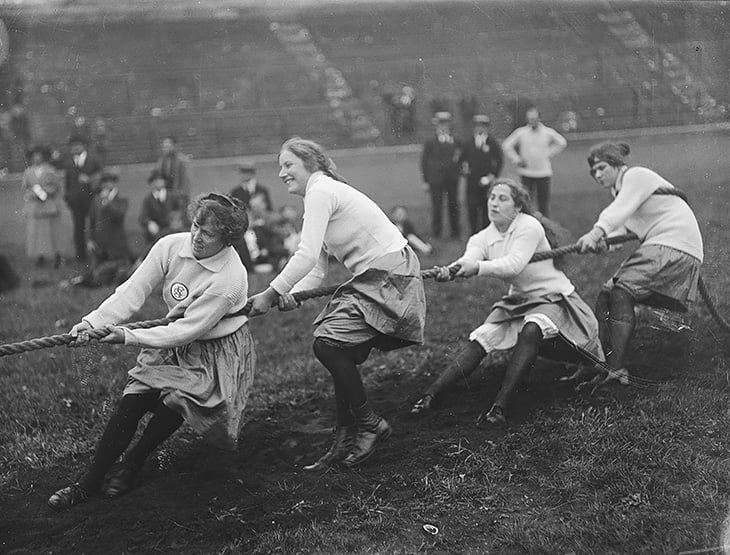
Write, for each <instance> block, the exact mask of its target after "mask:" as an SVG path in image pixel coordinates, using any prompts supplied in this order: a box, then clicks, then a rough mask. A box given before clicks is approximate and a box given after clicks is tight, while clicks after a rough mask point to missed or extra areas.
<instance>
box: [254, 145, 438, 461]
mask: <svg viewBox="0 0 730 555" xmlns="http://www.w3.org/2000/svg"><path fill="white" fill-rule="evenodd" d="M279 166H280V167H281V170H280V172H279V177H280V178H281V179H282V180H283V181H284V183H286V185H287V186H288V190H289V192H290V193H292V194H295V195H299V196H302V197H304V225H303V228H302V238H301V242H300V244H299V247H298V249H297V252H296V253H294V255H293V256H292V258H291V259H290V260H289V262H288V263H287V265H286V266H285V267H284V269H283V270H282V271H281V273H280V274H279V275H278V276H277V277H276V278H274V280H273V281H272V282H271V284H270V285H269V287H268V288H267V289H266V290H265V291H264V292H262V293H259V294H258V295H254V296H253V297H252V298H251V301H252V306H251V312H250V314H251V315H252V316H255V315H258V314H264V313H265V312H267V311H268V310H269V307H270V306H271V305H272V304H275V303H277V302H278V305H279V308H280V309H283V310H287V309H291V308H294V307H295V306H296V304H297V303H296V300H295V299H294V298H293V297H292V295H291V292H292V291H297V290H302V289H307V288H309V287H312V286H314V285H319V284H320V283H322V281H323V279H324V278H325V276H326V275H327V259H328V256H329V255H330V254H331V255H333V256H334V257H335V258H337V259H338V260H339V261H340V262H342V263H343V264H344V266H345V267H346V268H347V269H348V270H350V272H352V274H353V276H354V277H353V278H352V279H351V280H350V281H348V282H347V283H345V284H343V285H342V286H340V287H339V288H338V289H337V291H335V293H334V295H333V296H332V298H331V299H330V301H329V302H328V303H327V306H325V308H324V310H322V312H321V313H320V315H319V316H318V317H317V318H316V319H315V321H314V325H315V329H314V345H313V347H314V354H315V356H316V357H317V358H318V359H319V361H320V362H321V363H322V364H323V365H324V366H325V368H327V370H329V372H330V374H331V375H332V379H333V381H334V386H335V398H336V415H337V427H336V429H335V435H334V439H333V442H332V445H331V447H330V448H329V450H328V451H327V452H326V453H325V454H324V455H323V456H322V457H321V458H320V459H319V460H317V461H316V462H314V463H313V464H311V465H308V466H306V467H304V468H305V470H320V469H325V468H327V467H329V465H331V464H332V463H335V462H338V461H342V463H343V464H344V465H345V466H346V467H352V466H354V465H357V464H359V463H361V462H363V461H364V460H365V459H367V458H368V457H369V456H371V455H372V454H373V452H374V450H375V447H376V445H377V444H378V443H379V442H380V441H382V440H384V439H386V438H387V437H388V436H389V435H390V433H391V428H390V426H389V425H388V423H387V422H386V421H385V419H384V418H383V417H381V416H379V415H378V414H376V413H375V411H374V410H373V408H372V406H371V405H370V403H369V401H368V397H367V394H366V392H365V389H364V387H363V384H362V379H361V377H360V372H359V370H358V368H357V367H358V365H359V364H362V363H363V362H365V360H366V359H367V358H368V355H369V354H370V351H371V349H373V348H376V349H380V350H391V349H398V348H400V347H405V346H408V345H413V344H420V343H423V329H424V323H425V319H426V299H425V294H424V291H423V281H422V279H421V272H420V265H419V262H418V258H417V257H416V255H415V253H414V252H413V251H412V250H411V248H410V247H409V246H408V242H407V241H406V239H405V238H404V237H403V235H401V233H400V231H398V228H397V227H395V225H394V224H393V223H392V222H391V221H390V220H389V219H388V216H387V215H386V214H385V213H383V211H382V210H381V209H380V208H379V207H378V206H377V205H376V204H375V203H374V202H373V201H372V200H370V199H369V198H368V197H367V196H365V195H363V194H362V193H360V192H359V191H357V190H356V189H354V188H352V187H350V186H349V185H347V183H346V182H345V179H344V178H342V176H340V175H339V174H338V173H337V172H336V171H335V168H334V165H333V163H332V161H331V160H330V159H329V158H328V157H327V155H326V154H325V151H324V149H323V148H322V147H321V146H320V145H318V144H316V143H314V142H312V141H308V140H305V139H301V138H298V137H296V138H293V139H290V140H288V141H287V142H285V143H284V144H283V146H282V147H281V151H280V153H279Z"/></svg>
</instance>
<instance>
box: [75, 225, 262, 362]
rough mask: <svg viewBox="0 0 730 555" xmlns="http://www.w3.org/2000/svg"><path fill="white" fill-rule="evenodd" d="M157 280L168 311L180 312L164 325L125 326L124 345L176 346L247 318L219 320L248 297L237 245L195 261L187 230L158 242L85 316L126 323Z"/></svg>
mask: <svg viewBox="0 0 730 555" xmlns="http://www.w3.org/2000/svg"><path fill="white" fill-rule="evenodd" d="M160 283H161V284H162V298H163V300H164V301H165V304H166V305H167V308H168V313H167V316H168V317H170V318H175V317H178V316H182V317H181V318H178V319H177V320H174V321H173V322H171V323H169V324H167V325H165V326H157V327H154V328H149V329H135V330H130V329H127V328H124V343H125V344H127V345H141V346H144V347H154V348H160V349H163V348H173V347H180V346H182V345H185V344H187V343H190V342H191V341H194V340H205V339H216V338H218V337H223V336H226V335H229V334H231V333H233V332H234V331H236V330H237V329H238V328H240V327H241V326H242V325H243V324H245V323H246V321H247V320H248V317H246V316H234V317H230V318H225V319H221V318H223V316H225V315H226V314H230V313H234V312H236V311H238V310H240V309H241V308H243V306H244V305H245V304H246V300H247V294H248V275H247V273H246V268H245V267H244V266H243V264H242V263H241V259H240V258H239V257H238V254H237V253H236V251H235V249H234V248H233V247H225V248H223V249H222V250H221V251H220V252H219V253H217V254H215V255H213V256H210V257H208V258H204V259H202V260H198V259H196V258H195V257H194V256H193V250H192V244H191V238H190V233H187V232H186V233H175V234H172V235H167V236H166V237H162V238H161V239H160V240H159V241H157V243H155V245H154V246H153V247H152V249H150V252H149V254H148V255H147V256H146V257H145V259H144V260H143V261H142V263H141V264H140V265H139V267H138V268H137V270H136V271H135V272H134V273H133V274H132V275H131V276H130V278H129V279H128V280H127V281H125V282H124V283H122V284H121V285H120V286H119V287H117V289H116V291H114V293H112V295H111V296H110V297H109V298H107V299H106V300H105V301H104V302H103V303H101V305H99V308H97V309H96V310H94V311H92V312H90V313H89V314H87V315H86V316H84V318H83V319H84V320H86V321H87V322H88V323H90V324H91V325H92V326H93V327H95V328H98V327H102V326H105V325H117V324H119V323H121V322H124V321H126V320H128V319H129V318H130V317H131V316H132V315H133V314H134V313H136V312H137V311H138V310H139V309H140V308H141V307H142V305H143V304H144V302H145V300H146V299H147V297H148V296H149V295H150V293H152V291H153V290H154V288H155V287H157V286H158V285H159V284H160Z"/></svg>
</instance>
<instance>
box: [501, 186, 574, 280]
mask: <svg viewBox="0 0 730 555" xmlns="http://www.w3.org/2000/svg"><path fill="white" fill-rule="evenodd" d="M497 185H504V186H506V187H509V190H510V194H511V195H512V200H513V201H514V203H515V207H516V208H519V210H520V212H522V213H523V214H527V215H529V216H532V217H533V218H535V219H536V220H537V221H538V222H540V224H541V225H542V227H543V229H544V230H545V237H546V238H547V241H548V243H549V245H550V248H551V249H555V248H557V247H560V246H561V243H562V241H561V240H560V237H567V236H568V232H567V230H566V229H565V228H564V227H563V226H561V225H560V224H559V223H557V222H555V221H553V220H551V219H550V218H546V217H545V216H543V215H542V214H541V213H540V212H537V211H535V210H533V209H532V204H531V198H530V193H529V191H528V190H527V189H525V188H524V187H523V186H522V185H521V184H520V183H518V182H517V181H515V180H514V179H511V178H509V177H499V178H497V179H496V180H495V181H494V183H492V186H491V187H490V188H489V193H490V194H491V192H492V190H493V189H494V188H495V187H496V186H497ZM553 263H554V264H555V267H556V268H558V269H562V267H563V265H564V264H563V263H564V257H563V256H559V257H556V258H553Z"/></svg>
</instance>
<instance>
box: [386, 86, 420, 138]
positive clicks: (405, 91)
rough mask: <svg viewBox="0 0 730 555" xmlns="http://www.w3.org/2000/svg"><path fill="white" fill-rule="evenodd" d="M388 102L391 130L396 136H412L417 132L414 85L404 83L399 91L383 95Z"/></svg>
mask: <svg viewBox="0 0 730 555" xmlns="http://www.w3.org/2000/svg"><path fill="white" fill-rule="evenodd" d="M383 98H384V100H385V101H386V103H387V104H388V113H389V116H390V130H391V132H392V133H393V135H394V136H396V137H397V138H401V137H403V136H407V137H410V136H412V135H413V134H414V133H415V132H416V92H415V90H414V89H413V87H409V86H408V85H404V86H403V87H401V89H400V90H399V91H397V92H388V93H386V94H384V95H383Z"/></svg>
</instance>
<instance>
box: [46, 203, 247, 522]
mask: <svg viewBox="0 0 730 555" xmlns="http://www.w3.org/2000/svg"><path fill="white" fill-rule="evenodd" d="M188 214H189V216H190V219H191V221H192V224H191V228H190V231H189V232H187V233H175V234H172V235H168V236H166V237H163V238H162V239H160V240H159V241H158V242H157V243H155V244H154V246H153V247H152V249H151V250H150V252H149V254H148V255H147V256H146V257H145V259H144V260H143V261H142V263H141V264H140V266H139V267H138V268H137V270H136V271H135V272H134V274H132V276H131V277H130V278H129V279H128V280H127V281H126V282H124V283H123V284H122V285H120V286H119V287H118V288H117V290H116V291H115V292H114V293H113V294H112V295H111V296H110V297H109V298H108V299H106V300H105V301H104V302H103V303H102V304H101V305H100V306H99V308H97V309H96V310H94V311H92V312H90V313H89V314H87V315H86V316H84V318H83V319H82V320H81V322H79V323H78V324H76V325H75V326H73V328H71V332H70V333H71V335H72V336H73V337H75V338H76V339H75V342H76V344H77V345H83V344H84V343H86V342H88V340H89V336H88V333H87V332H88V330H91V329H98V328H106V329H107V330H108V331H109V334H108V335H107V336H106V337H104V338H103V339H102V340H101V341H102V342H104V343H124V344H126V345H139V346H140V347H142V350H141V351H140V353H139V355H138V357H137V364H136V365H135V367H134V368H132V369H131V370H130V371H129V380H128V381H127V385H126V387H125V388H124V394H123V396H122V399H121V401H120V402H119V406H118V408H117V410H116V412H115V413H114V415H113V416H112V417H111V419H110V420H109V422H108V423H107V426H106V429H105V430H104V434H103V435H102V438H101V441H100V442H99V444H98V446H97V448H96V451H95V453H94V459H93V461H92V463H91V465H90V466H89V467H88V468H87V469H86V470H85V472H84V473H83V475H82V476H81V477H80V479H79V480H78V481H77V482H75V483H74V484H72V485H70V486H67V487H64V488H62V489H60V490H58V491H57V492H56V493H54V494H53V495H51V497H50V498H49V499H48V505H49V506H50V507H51V508H52V509H55V510H62V509H67V508H69V507H71V506H72V505H76V504H78V503H81V502H83V501H86V500H87V499H88V497H89V496H91V495H93V494H95V493H96V492H98V491H100V490H102V486H103V485H104V478H105V476H106V475H107V474H109V479H108V483H107V484H106V486H104V487H103V491H104V493H105V494H106V495H107V496H108V497H118V496H120V495H123V494H124V493H126V492H128V491H129V490H130V489H132V488H133V487H134V485H135V481H136V479H137V476H138V474H139V472H140V470H141V468H142V465H143V464H144V462H145V460H146V459H147V457H148V456H149V455H150V454H151V453H152V452H153V451H154V450H155V449H156V448H157V446H159V445H160V444H161V443H162V442H163V441H165V440H166V439H167V438H168V437H169V436H170V435H172V434H173V433H174V432H175V430H177V429H178V428H179V427H180V426H181V425H182V423H183V421H185V422H187V423H188V424H189V425H190V426H191V427H192V428H193V429H194V430H195V431H196V432H198V433H200V434H202V435H204V436H205V437H206V438H207V439H208V440H209V441H210V442H211V443H213V444H214V445H217V446H220V447H225V448H235V446H236V445H237V442H238V434H239V431H240V428H241V424H242V415H243V409H244V408H245V406H246V400H247V399H248V395H249V390H250V388H251V384H252V383H253V374H254V364H255V353H254V344H253V339H252V337H251V332H250V331H249V328H248V318H247V317H246V316H243V315H237V314H236V313H237V312H238V311H239V310H240V309H241V308H243V306H244V305H245V304H246V295H247V290H248V279H247V275H246V270H245V269H244V267H243V265H242V264H241V260H240V259H239V258H238V255H237V254H236V252H235V251H234V250H233V248H232V247H231V242H232V241H233V239H235V238H237V237H238V236H240V235H241V234H242V233H243V230H244V229H246V224H247V222H246V212H245V210H244V208H243V206H242V205H241V204H240V203H239V202H238V201H237V200H236V199H232V198H231V197H228V196H226V195H220V194H218V193H210V194H208V195H201V196H200V197H198V198H196V199H195V200H194V201H193V202H191V203H190V206H189V209H188ZM160 285H161V286H162V298H163V299H164V301H165V304H166V305H167V308H168V316H169V317H170V318H172V319H173V321H172V322H171V323H169V324H166V325H160V326H156V327H153V328H148V329H136V330H131V329H129V328H125V327H124V325H123V324H122V325H120V324H121V322H124V321H126V320H127V319H128V318H130V317H131V316H132V315H133V314H135V313H136V312H137V311H138V310H139V309H140V308H141V307H142V305H143V304H144V303H145V301H146V299H147V298H148V297H149V295H150V294H151V293H152V292H153V291H154V290H155V288H156V287H158V286H160ZM148 412H151V413H152V418H151V419H150V420H149V421H148V423H147V425H146V426H145V429H144V432H143V433H142V436H141V437H140V439H139V440H138V441H137V443H136V444H135V445H134V446H133V447H132V448H131V449H129V450H127V447H128V446H129V444H130V442H131V441H132V438H133V437H134V434H135V432H136V430H137V425H138V423H139V421H140V420H141V418H142V417H143V416H144V415H145V414H146V413H148ZM125 451H126V453H125ZM122 453H124V458H123V459H122V461H121V462H120V463H118V464H114V463H115V461H116V460H117V458H118V457H119V456H120V455H122Z"/></svg>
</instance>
